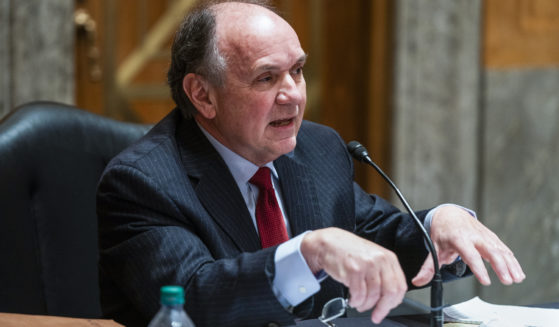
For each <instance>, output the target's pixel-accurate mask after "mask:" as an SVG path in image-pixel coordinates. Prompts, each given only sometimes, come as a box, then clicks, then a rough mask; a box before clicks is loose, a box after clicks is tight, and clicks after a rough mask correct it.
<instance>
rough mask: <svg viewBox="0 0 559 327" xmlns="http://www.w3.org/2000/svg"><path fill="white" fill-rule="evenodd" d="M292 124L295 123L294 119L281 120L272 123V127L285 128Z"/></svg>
mask: <svg viewBox="0 0 559 327" xmlns="http://www.w3.org/2000/svg"><path fill="white" fill-rule="evenodd" d="M291 122H293V118H289V119H280V120H274V121H273V122H271V123H270V125H272V127H283V126H288V125H289V124H291Z"/></svg>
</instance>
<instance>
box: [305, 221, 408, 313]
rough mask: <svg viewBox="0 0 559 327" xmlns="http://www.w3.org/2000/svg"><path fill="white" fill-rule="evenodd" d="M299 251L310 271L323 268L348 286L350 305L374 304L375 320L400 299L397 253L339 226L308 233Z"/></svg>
mask: <svg viewBox="0 0 559 327" xmlns="http://www.w3.org/2000/svg"><path fill="white" fill-rule="evenodd" d="M301 252H302V254H303V256H304V257H305V260H306V261H307V263H308V265H309V267H310V268H311V270H312V271H313V273H317V272H318V271H320V270H321V269H324V271H325V272H326V273H328V275H330V276H331V277H332V278H334V279H335V280H337V281H339V282H341V283H343V284H344V285H345V286H347V287H348V288H349V292H350V295H351V296H350V300H349V305H350V306H351V307H353V308H355V309H357V310H358V311H365V310H368V309H371V308H372V307H375V309H374V310H373V313H372V316H371V318H372V320H373V322H374V323H380V322H381V321H382V320H383V319H384V317H386V315H387V314H388V313H389V312H390V310H391V309H392V308H394V307H396V306H397V305H398V304H400V303H401V302H402V299H403V298H404V294H405V293H406V291H407V284H406V278H405V276H404V272H403V271H402V268H401V267H400V263H399V262H398V258H397V257H396V255H395V254H394V253H393V252H391V251H389V250H387V249H385V248H383V247H381V246H379V245H377V244H375V243H373V242H370V241H367V240H365V239H363V238H361V237H358V236H356V235H354V234H352V233H350V232H347V231H345V230H342V229H339V228H326V229H320V230H316V231H313V232H310V233H308V234H307V235H305V237H304V238H303V241H302V243H301Z"/></svg>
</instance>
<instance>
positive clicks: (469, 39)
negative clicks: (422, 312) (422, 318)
mask: <svg viewBox="0 0 559 327" xmlns="http://www.w3.org/2000/svg"><path fill="white" fill-rule="evenodd" d="M480 7H481V2H480V1H479V0H475V1H472V0H456V1H446V0H433V1H417V0H399V1H398V2H397V7H396V15H397V17H396V42H397V44H396V53H395V70H396V72H395V88H394V89H395V92H394V104H395V108H394V109H395V117H394V123H395V126H394V131H395V135H394V145H395V147H394V149H393V150H394V157H393V163H394V167H393V171H394V172H395V174H394V177H395V180H396V183H397V184H398V185H399V187H400V189H401V190H402V192H403V193H404V195H405V196H406V197H407V198H408V201H409V202H410V204H411V205H412V207H414V208H415V209H416V210H417V209H424V208H429V207H432V206H433V205H436V204H439V203H446V202H452V203H457V204H461V205H464V206H467V207H470V208H474V209H475V208H477V206H478V205H477V190H478V179H477V176H478V163H479V148H478V146H479V133H478V128H479V127H478V123H479V113H480V109H479V97H480V90H479V85H480V75H479V66H480V64H479V51H480V46H479V37H480V18H481V10H480ZM472 283H473V281H472V280H471V279H466V280H463V281H459V282H455V283H452V284H446V285H445V299H446V300H447V301H448V302H456V301H460V300H465V299H469V298H471V297H472V296H474V294H475V287H474V284H472ZM410 296H411V297H412V298H414V299H416V300H417V299H419V300H421V301H422V302H425V303H426V304H428V303H429V301H428V299H429V292H428V290H423V291H415V292H412V293H411V294H410Z"/></svg>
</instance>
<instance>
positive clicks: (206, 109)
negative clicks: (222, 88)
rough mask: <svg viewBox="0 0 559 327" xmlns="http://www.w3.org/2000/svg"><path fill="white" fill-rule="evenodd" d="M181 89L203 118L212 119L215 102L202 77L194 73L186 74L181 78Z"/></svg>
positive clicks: (214, 112) (207, 84)
mask: <svg viewBox="0 0 559 327" xmlns="http://www.w3.org/2000/svg"><path fill="white" fill-rule="evenodd" d="M182 89H183V90H184V93H186V95H187V96H188V98H189V99H190V102H192V104H193V105H194V107H196V109H197V110H198V112H199V113H200V114H201V115H202V116H203V117H204V118H206V119H212V118H214V117H215V114H216V111H215V103H213V101H212V97H211V96H210V85H209V83H208V82H207V81H206V80H205V79H204V77H202V76H200V75H196V74H194V73H189V74H187V75H186V76H185V77H184V78H183V79H182Z"/></svg>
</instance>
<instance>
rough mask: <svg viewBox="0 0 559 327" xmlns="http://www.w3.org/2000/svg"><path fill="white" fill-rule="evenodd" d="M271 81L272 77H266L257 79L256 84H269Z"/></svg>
mask: <svg viewBox="0 0 559 327" xmlns="http://www.w3.org/2000/svg"><path fill="white" fill-rule="evenodd" d="M271 80H272V76H269V75H267V76H263V77H260V78H258V79H257V82H260V83H266V82H270V81H271Z"/></svg>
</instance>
